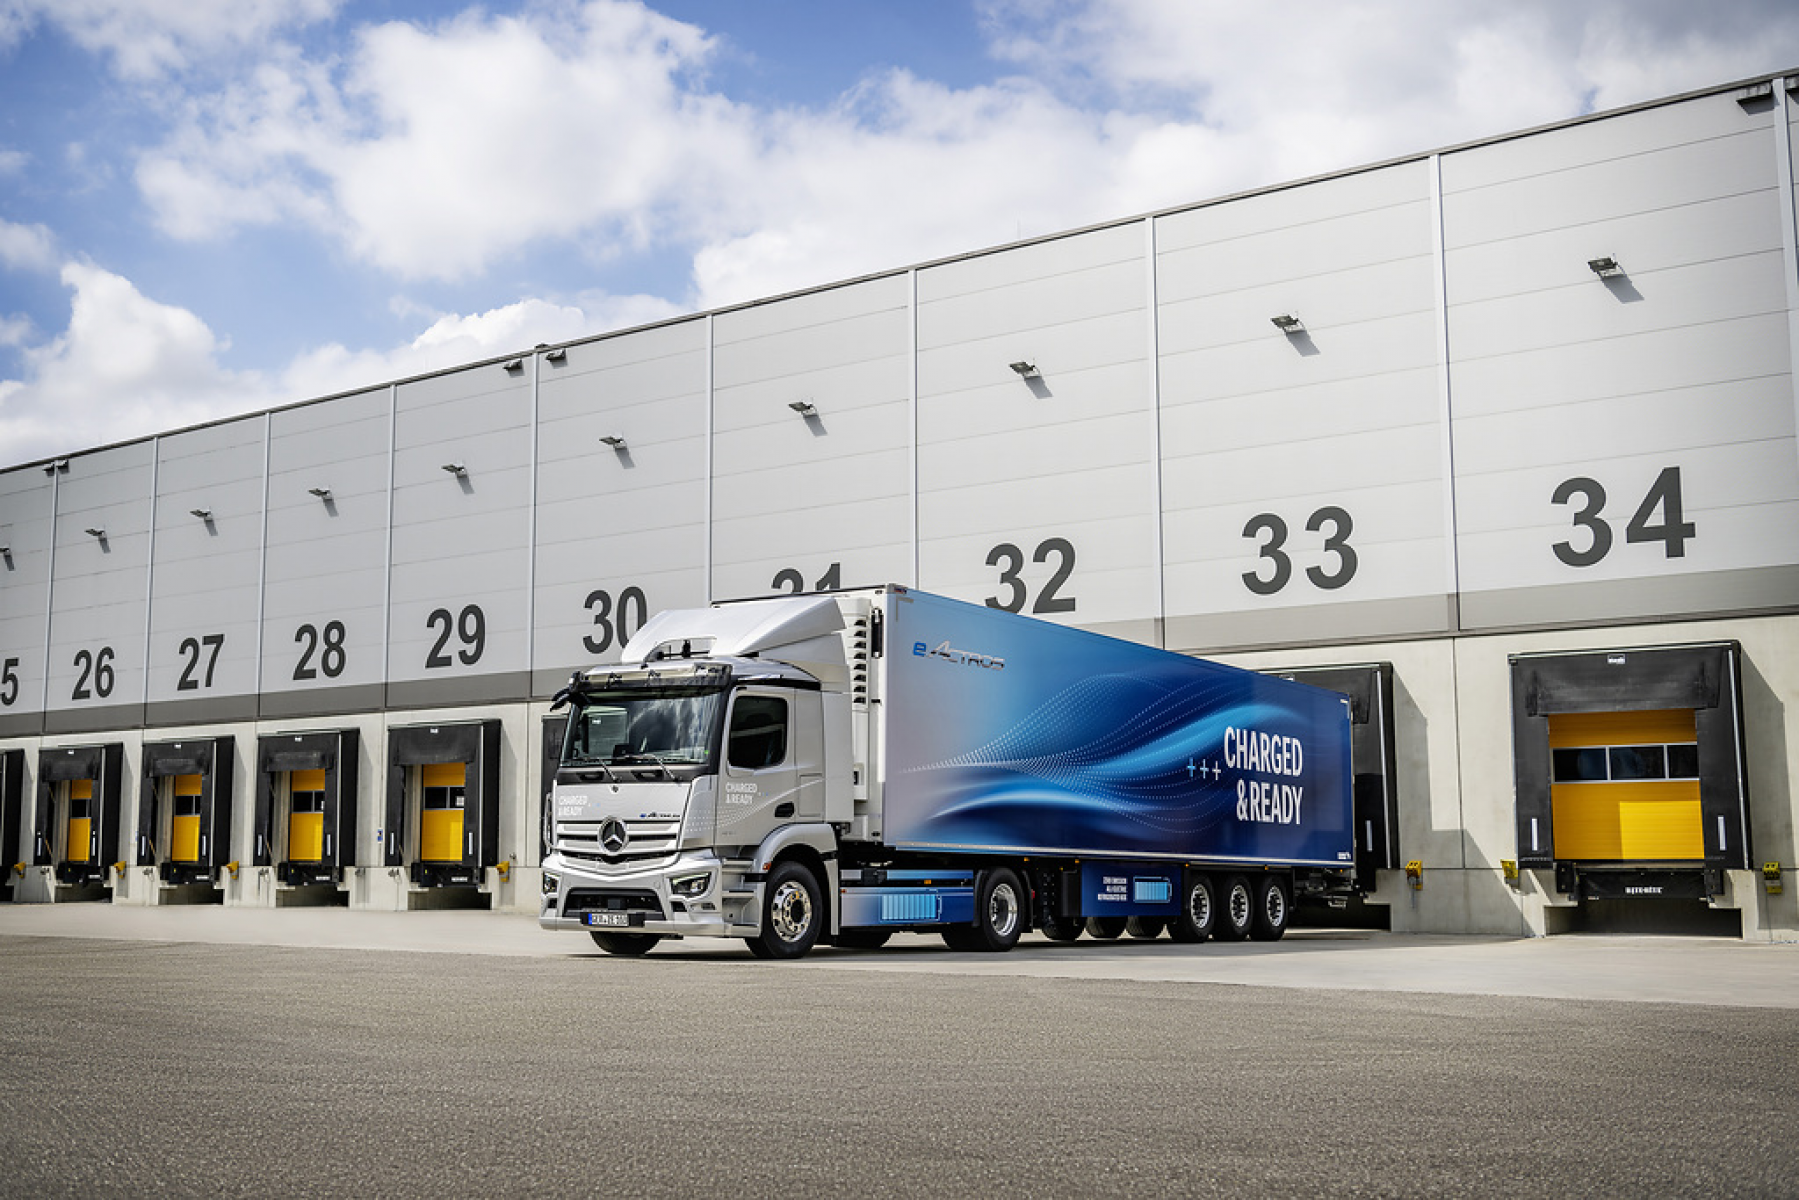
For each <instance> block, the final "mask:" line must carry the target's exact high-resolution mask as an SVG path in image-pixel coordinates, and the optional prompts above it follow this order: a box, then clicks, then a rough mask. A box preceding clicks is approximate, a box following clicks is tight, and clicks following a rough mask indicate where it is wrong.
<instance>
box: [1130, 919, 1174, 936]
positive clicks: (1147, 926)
mask: <svg viewBox="0 0 1799 1200" xmlns="http://www.w3.org/2000/svg"><path fill="white" fill-rule="evenodd" d="M1167 925H1168V922H1166V921H1164V920H1163V919H1162V918H1161V917H1127V918H1125V922H1124V931H1125V933H1127V934H1129V935H1130V936H1131V937H1134V938H1136V939H1138V940H1139V941H1145V942H1153V941H1155V940H1156V939H1157V938H1159V937H1161V936H1162V930H1163V929H1164V928H1165V927H1166V926H1167Z"/></svg>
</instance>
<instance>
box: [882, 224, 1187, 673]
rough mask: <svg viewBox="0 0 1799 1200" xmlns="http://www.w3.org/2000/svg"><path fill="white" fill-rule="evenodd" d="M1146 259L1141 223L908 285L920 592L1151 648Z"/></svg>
mask: <svg viewBox="0 0 1799 1200" xmlns="http://www.w3.org/2000/svg"><path fill="white" fill-rule="evenodd" d="M1145 248H1146V243H1145V232H1144V226H1143V225H1142V223H1140V222H1139V223H1134V224H1131V225H1125V226H1120V227H1117V228H1112V229H1102V230H1097V231H1093V232H1089V233H1083V234H1079V235H1075V236H1071V237H1067V238H1059V239H1056V240H1054V241H1050V242H1044V243H1040V244H1037V245H1032V246H1024V247H1019V248H1017V249H1014V250H1010V251H1007V252H1005V253H1002V254H991V255H984V256H981V257H978V258H972V259H965V260H961V261H957V262H951V263H944V264H941V265H939V266H934V267H930V268H927V269H924V270H921V271H919V272H918V318H917V319H918V525H919V549H918V553H919V579H918V583H919V586H920V587H923V588H926V589H929V590H931V591H935V592H941V593H943V594H946V595H950V596H955V597H957V598H959V599H963V600H968V601H972V602H973V603H976V604H981V603H990V604H992V605H993V606H994V607H1005V608H1011V609H1013V610H1015V611H1023V612H1027V613H1032V614H1034V615H1037V616H1041V617H1044V618H1046V619H1048V620H1052V621H1057V622H1061V623H1065V624H1074V625H1082V626H1087V627H1097V628H1102V629H1106V630H1107V631H1109V632H1113V633H1117V634H1120V635H1123V636H1127V637H1133V638H1137V639H1140V640H1153V639H1154V638H1155V636H1156V633H1155V627H1154V624H1153V618H1154V617H1155V615H1156V613H1155V605H1154V597H1155V595H1156V591H1157V563H1156V554H1155V524H1154V522H1155V517H1154V513H1155V503H1156V497H1155V463H1154V454H1155V440H1154V439H1155V414H1154V409H1153V403H1152V399H1153V398H1152V394H1151V380H1150V373H1149V363H1148V353H1149V316H1148V313H1147V307H1148V297H1149V281H1148V263H1147V261H1146V254H1145ZM1016 361H1028V362H1031V363H1033V364H1035V365H1036V367H1037V368H1038V371H1039V373H1040V375H1039V377H1038V378H1034V379H1024V378H1020V377H1019V375H1017V374H1016V373H1014V372H1013V371H1012V370H1011V368H1010V367H1009V365H1008V364H1010V363H1012V362H1016Z"/></svg>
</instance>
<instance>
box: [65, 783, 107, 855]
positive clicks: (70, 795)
mask: <svg viewBox="0 0 1799 1200" xmlns="http://www.w3.org/2000/svg"><path fill="white" fill-rule="evenodd" d="M93 804H94V781H93V780H91V779H71V780H69V782H68V785H67V787H66V789H65V790H64V792H63V814H64V820H63V836H62V859H63V861H64V862H67V863H91V862H93V861H94V860H95V859H96V858H98V857H99V854H98V853H97V852H96V851H97V849H98V848H97V847H96V846H95V845H94V833H95V829H94V814H93Z"/></svg>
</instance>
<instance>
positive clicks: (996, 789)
mask: <svg viewBox="0 0 1799 1200" xmlns="http://www.w3.org/2000/svg"><path fill="white" fill-rule="evenodd" d="M558 703H559V705H560V704H566V705H567V706H568V708H569V715H568V725H567V732H566V735H565V739H564V745H563V752H562V759H561V763H560V765H559V767H558V768H557V771H556V777H555V781H554V785H553V787H552V789H551V793H550V796H549V799H548V802H547V804H546V808H545V812H544V835H545V840H546V843H547V845H548V846H549V853H548V855H547V856H546V858H545V860H544V877H543V878H544V885H543V886H544V893H543V901H542V908H541V911H540V914H539V921H540V923H541V924H542V925H543V926H545V927H546V928H552V929H572V930H581V931H584V932H587V933H589V934H591V935H592V937H593V939H594V941H595V942H596V943H597V944H598V945H599V946H600V947H601V948H602V949H604V950H606V951H608V952H610V953H613V954H627V955H630V954H642V953H644V952H645V951H647V950H649V949H650V948H651V947H652V946H654V945H655V944H656V943H657V942H658V941H660V940H662V939H663V938H668V937H696V936H704V937H738V938H742V939H744V941H745V942H746V943H747V944H748V945H749V948H750V950H751V951H752V952H753V953H755V954H757V955H759V956H762V957H771V958H797V957H799V956H801V955H803V954H805V953H807V952H808V951H809V950H811V949H812V948H813V947H814V946H815V945H817V944H819V943H821V942H823V943H832V944H836V945H839V946H857V947H873V946H878V945H880V944H882V943H883V942H885V941H886V940H887V938H888V937H889V936H891V934H892V933H894V932H895V931H897V930H910V931H931V932H939V933H941V934H942V936H943V939H944V941H945V942H947V943H948V944H949V945H950V946H951V947H952V948H954V949H959V950H1008V949H1010V948H1011V947H1012V946H1013V945H1014V944H1016V942H1017V941H1018V938H1019V936H1020V935H1021V934H1023V933H1025V932H1026V931H1028V930H1031V929H1036V930H1038V931H1040V932H1042V933H1043V934H1044V935H1046V936H1047V937H1049V938H1051V939H1054V940H1057V941H1073V940H1074V939H1075V938H1077V937H1079V936H1081V934H1082V933H1083V932H1085V933H1087V934H1088V935H1089V936H1095V937H1117V936H1119V935H1120V934H1121V933H1124V932H1126V931H1127V929H1128V930H1129V931H1130V932H1131V933H1133V934H1135V935H1137V936H1155V935H1157V934H1160V933H1161V932H1163V931H1166V932H1167V933H1168V934H1169V935H1170V936H1171V937H1172V938H1174V940H1176V941H1181V942H1202V941H1204V940H1206V939H1207V938H1208V937H1214V936H1216V937H1219V938H1231V939H1237V938H1266V939H1272V938H1278V937H1280V936H1281V934H1282V933H1283V932H1284V931H1285V930H1286V928H1287V925H1288V922H1289V920H1290V917H1291V914H1292V911H1293V906H1294V902H1295V899H1296V897H1297V896H1303V895H1324V894H1333V893H1347V892H1348V891H1350V890H1351V888H1352V886H1353V883H1352V876H1353V871H1354V861H1353V860H1354V852H1355V850H1354V842H1353V837H1354V834H1353V826H1352V810H1351V791H1352V787H1351V782H1352V776H1351V771H1350V757H1349V755H1350V715H1349V702H1348V700H1347V699H1345V698H1344V697H1342V696H1339V695H1337V694H1336V693H1334V692H1327V691H1323V690H1320V689H1318V688H1313V687H1310V686H1307V685H1305V684H1300V683H1294V682H1290V681H1288V680H1284V679H1276V678H1271V677H1268V676H1264V675H1257V674H1255V673H1253V672H1250V671H1244V670H1240V669H1237V668H1235V667H1227V666H1223V665H1220V664H1218V663H1211V662H1206V661H1204V660H1202V659H1197V658H1191V657H1188V656H1186V655H1181V654H1174V653H1170V652H1168V651H1164V650H1158V649H1155V648H1153V647H1149V646H1142V645H1138V644H1136V643H1132V642H1125V641H1120V640H1118V639H1115V638H1109V637H1104V636H1101V635H1099V634H1094V633H1088V632H1085V631H1083V630H1077V629H1070V628H1067V627H1064V626H1059V625H1052V624H1049V623H1048V622H1044V621H1039V620H1036V619H1033V618H1030V617H1026V616H1020V615H1016V614H1013V613H1008V612H1004V611H1001V610H999V609H994V608H983V607H980V606H977V605H972V604H965V603H962V602H961V601H956V600H949V599H945V598H943V597H940V596H933V595H930V594H927V593H924V592H919V591H915V590H912V589H909V588H904V587H899V586H892V585H890V586H887V587H879V588H867V589H855V590H847V591H836V592H828V593H820V594H816V595H802V596H784V597H779V598H773V599H764V600H746V601H739V602H732V603H723V604H717V605H714V606H712V607H710V608H703V609H684V610H674V611H669V612H663V613H659V614H657V615H656V616H655V617H653V618H652V619H650V620H649V621H648V622H646V623H645V624H644V626H643V628H642V629H641V630H639V631H638V633H637V634H636V635H635V636H634V637H633V638H632V639H631V640H630V642H629V644H628V645H627V646H626V647H625V650H624V658H623V661H622V662H621V663H620V664H619V665H617V666H603V667H594V668H592V669H590V670H586V671H582V672H578V673H577V674H576V675H575V676H574V678H573V679H571V680H570V682H569V686H568V687H567V688H566V689H564V691H563V692H562V693H561V694H560V695H559V696H558Z"/></svg>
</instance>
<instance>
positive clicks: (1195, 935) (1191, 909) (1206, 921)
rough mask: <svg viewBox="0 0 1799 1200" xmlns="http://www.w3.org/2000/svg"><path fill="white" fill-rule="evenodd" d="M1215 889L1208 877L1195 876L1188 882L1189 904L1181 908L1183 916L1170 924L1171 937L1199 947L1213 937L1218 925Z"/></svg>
mask: <svg viewBox="0 0 1799 1200" xmlns="http://www.w3.org/2000/svg"><path fill="white" fill-rule="evenodd" d="M1213 887H1214V884H1213V883H1212V879H1211V877H1210V876H1207V875H1195V876H1193V877H1192V878H1191V879H1189V880H1188V881H1187V902H1186V903H1185V904H1183V905H1182V906H1181V915H1180V916H1178V917H1176V918H1175V919H1174V920H1172V921H1170V922H1168V936H1169V937H1171V938H1173V939H1174V940H1175V941H1177V942H1186V943H1187V944H1189V945H1197V944H1198V943H1200V942H1203V941H1205V940H1206V939H1207V938H1209V937H1211V936H1212V930H1213V929H1214V928H1215V927H1216V926H1217V924H1218V900H1217V895H1216V893H1215V892H1214V891H1213Z"/></svg>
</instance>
